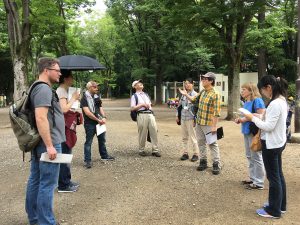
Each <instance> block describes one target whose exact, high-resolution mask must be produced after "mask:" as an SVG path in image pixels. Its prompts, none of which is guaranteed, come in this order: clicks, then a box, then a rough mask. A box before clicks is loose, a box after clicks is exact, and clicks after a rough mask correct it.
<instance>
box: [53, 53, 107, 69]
mask: <svg viewBox="0 0 300 225" xmlns="http://www.w3.org/2000/svg"><path fill="white" fill-rule="evenodd" d="M58 60H59V64H60V69H62V70H73V71H84V70H105V69H106V68H105V67H104V66H103V65H101V64H100V63H99V62H98V61H97V60H96V59H93V58H91V57H88V56H84V55H64V56H61V57H59V58H58Z"/></svg>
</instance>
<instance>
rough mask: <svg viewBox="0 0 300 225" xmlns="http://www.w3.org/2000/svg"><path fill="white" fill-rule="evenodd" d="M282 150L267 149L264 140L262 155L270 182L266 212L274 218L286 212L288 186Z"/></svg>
mask: <svg viewBox="0 0 300 225" xmlns="http://www.w3.org/2000/svg"><path fill="white" fill-rule="evenodd" d="M284 149H285V145H284V146H283V147H281V148H274V149H267V148H266V142H265V141H264V140H262V155H263V160H264V164H265V169H266V173H267V178H268V180H269V206H268V207H265V211H266V212H267V213H269V214H270V215H272V216H276V217H280V216H281V211H286V184H285V179H284V176H283V173H282V160H281V154H282V151H283V150H284Z"/></svg>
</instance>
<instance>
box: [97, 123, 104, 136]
mask: <svg viewBox="0 0 300 225" xmlns="http://www.w3.org/2000/svg"><path fill="white" fill-rule="evenodd" d="M96 130H97V136H99V135H100V134H102V133H104V132H106V126H105V125H104V124H103V125H100V124H97V126H96Z"/></svg>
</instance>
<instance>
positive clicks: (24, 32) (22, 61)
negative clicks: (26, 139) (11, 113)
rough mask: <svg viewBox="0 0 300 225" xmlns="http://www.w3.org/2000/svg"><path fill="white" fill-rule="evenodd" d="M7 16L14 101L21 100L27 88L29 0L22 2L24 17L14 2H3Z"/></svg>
mask: <svg viewBox="0 0 300 225" xmlns="http://www.w3.org/2000/svg"><path fill="white" fill-rule="evenodd" d="M3 3H4V6H5V10H6V15H7V27H8V36H9V44H10V51H11V57H12V61H13V68H14V100H18V99H20V98H21V96H22V93H23V91H25V90H26V88H27V72H28V68H27V60H28V56H29V46H30V39H31V35H30V20H29V0H22V4H21V9H22V16H21V17H20V16H19V11H18V5H17V2H16V1H13V0H3Z"/></svg>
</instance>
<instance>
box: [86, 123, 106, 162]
mask: <svg viewBox="0 0 300 225" xmlns="http://www.w3.org/2000/svg"><path fill="white" fill-rule="evenodd" d="M84 129H85V137H86V139H85V143H84V161H85V162H91V160H92V156H91V154H92V153H91V146H92V143H93V138H94V136H95V134H96V125H94V124H84ZM105 133H106V132H104V133H102V134H100V135H99V136H97V139H98V147H99V153H100V156H101V158H106V157H107V156H108V154H107V150H106V144H105V142H106V138H105Z"/></svg>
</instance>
